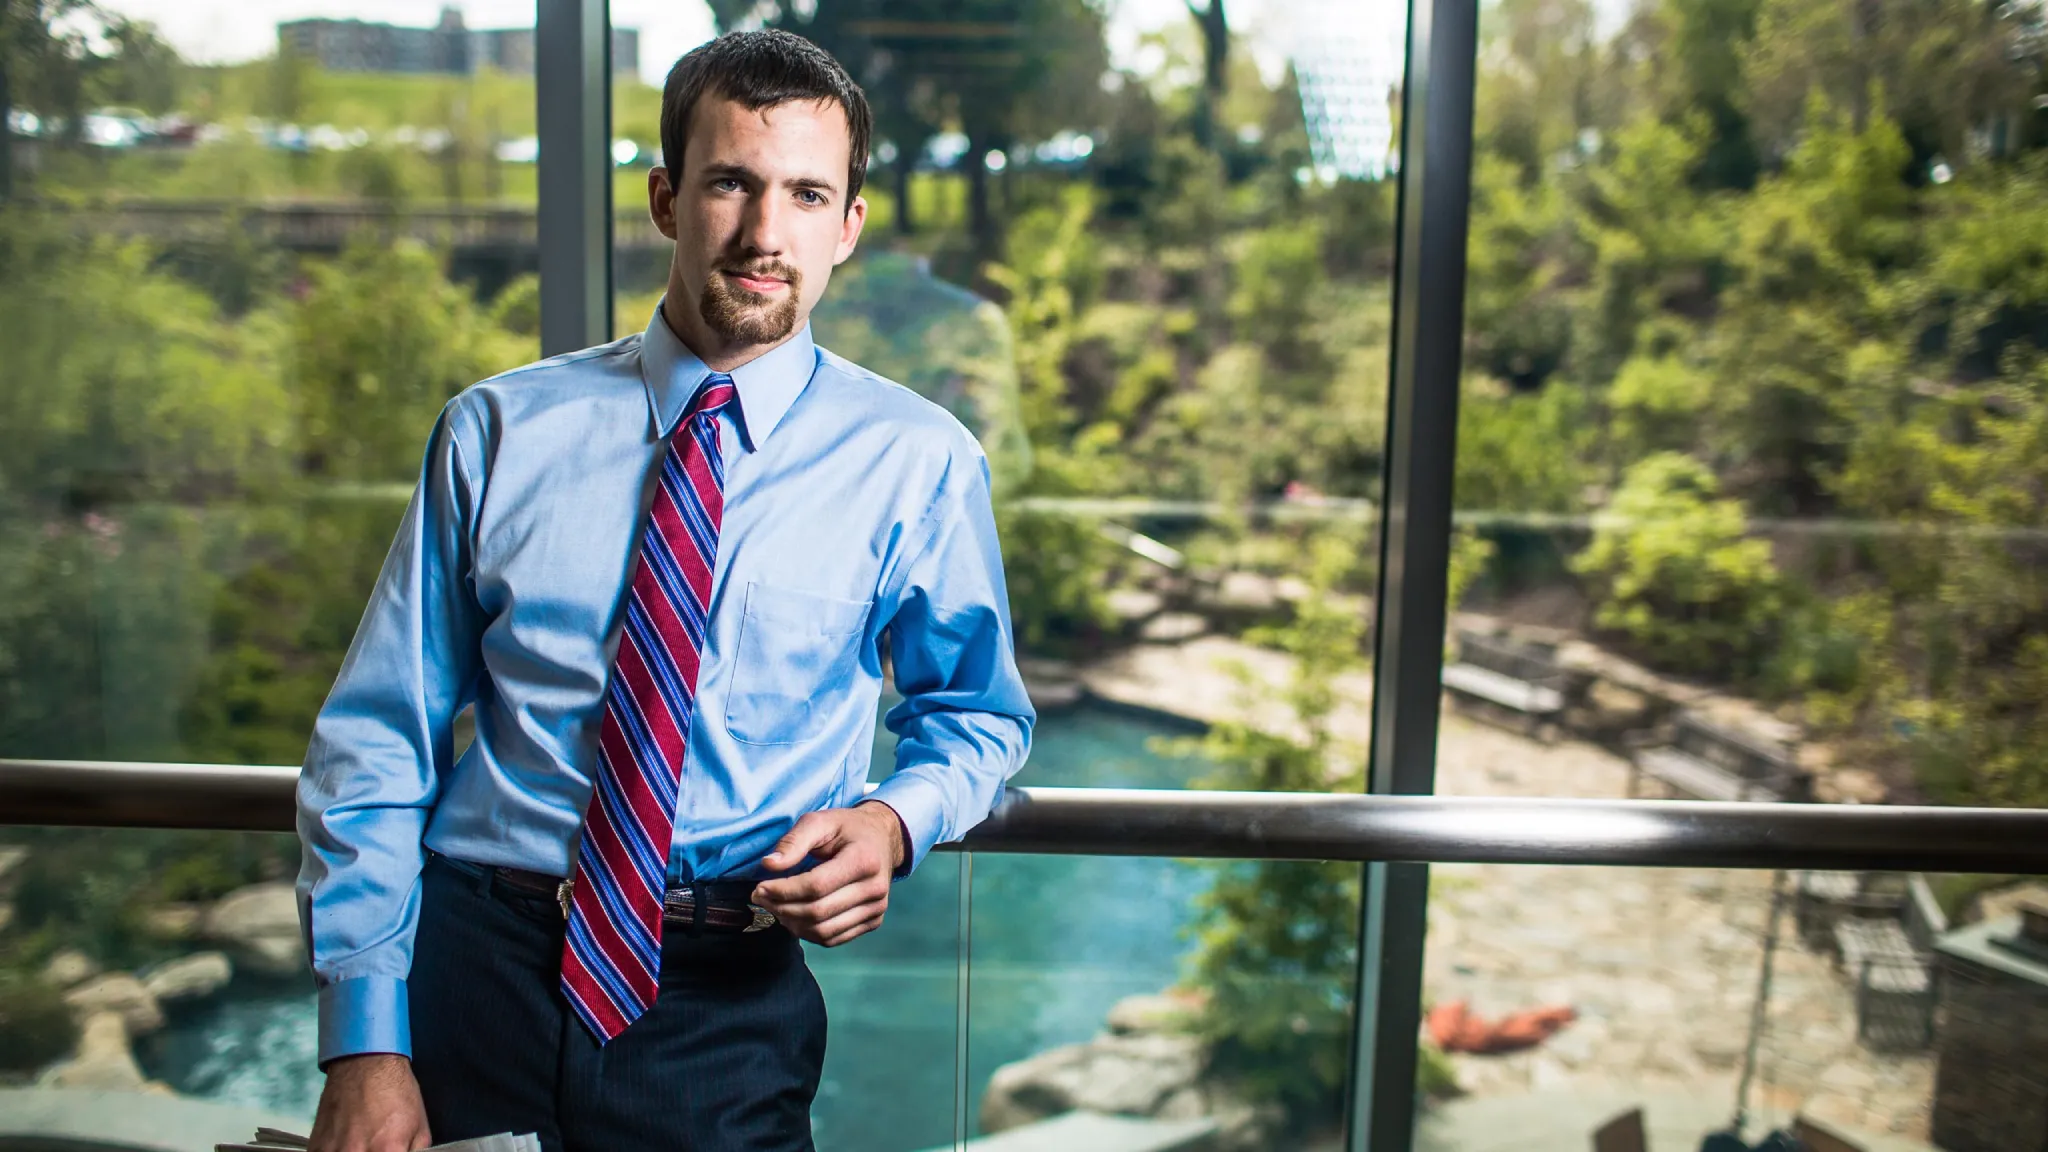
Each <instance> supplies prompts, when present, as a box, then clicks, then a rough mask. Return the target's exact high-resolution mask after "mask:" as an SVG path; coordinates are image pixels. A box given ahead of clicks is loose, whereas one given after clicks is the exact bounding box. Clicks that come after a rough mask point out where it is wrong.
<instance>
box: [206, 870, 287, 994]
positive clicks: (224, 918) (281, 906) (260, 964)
mask: <svg viewBox="0 0 2048 1152" xmlns="http://www.w3.org/2000/svg"><path fill="white" fill-rule="evenodd" d="M199 932H200V935H201V936H203V937H205V938H206V939H208V940H211V941H213V942H215V943H217V944H220V945H223V946H225V947H226V948H227V950H228V951H229V952H231V953H232V954H233V955H234V957H235V960H236V961H237V962H238V963H239V964H240V965H241V966H242V967H243V968H244V969H246V970H248V971H251V972H257V973H261V974H263V975H266V976H297V975H299V974H301V973H303V972H304V971H305V970H306V945H305V938H304V937H303V936H301V935H300V932H299V900H298V896H297V894H296V893H295V892H294V891H293V889H292V884H291V882H290V881H288V880H280V881H277V882H275V883H270V884H251V885H250V886H249V887H247V888H239V889H236V890H235V891H233V892H230V893H228V894H227V895H226V896H223V897H221V899H220V902H219V903H217V904H215V905H214V906H213V907H212V908H209V909H207V911H206V915H205V917H203V918H202V919H201V921H200V926H199Z"/></svg>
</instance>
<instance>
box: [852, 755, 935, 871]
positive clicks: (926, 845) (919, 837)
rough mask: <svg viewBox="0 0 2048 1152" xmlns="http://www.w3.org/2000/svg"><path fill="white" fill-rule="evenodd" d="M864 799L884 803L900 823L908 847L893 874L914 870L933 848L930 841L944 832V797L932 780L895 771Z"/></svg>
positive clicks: (932, 843) (933, 840)
mask: <svg viewBox="0 0 2048 1152" xmlns="http://www.w3.org/2000/svg"><path fill="white" fill-rule="evenodd" d="M867 799H869V800H880V801H881V802H882V803H884V804H887V805H888V806H889V809H890V810H891V811H893V812H895V813H896V819H897V822H898V823H900V824H902V826H903V842H904V844H905V845H906V847H907V851H905V852H904V854H903V864H902V866H901V867H899V868H897V869H896V872H895V876H894V878H895V879H897V880H901V879H903V878H904V877H906V876H909V875H910V874H911V873H912V872H914V871H916V870H917V866H918V865H919V864H921V863H923V862H924V858H925V855H926V854H927V853H929V852H930V851H931V850H932V845H934V844H937V843H938V842H939V838H940V837H941V836H942V835H944V834H945V828H946V807H945V797H944V795H943V794H942V793H941V792H940V790H939V788H938V786H937V785H935V784H933V783H932V782H931V781H929V780H924V779H921V778H919V777H917V776H914V775H905V774H904V773H901V772H898V773H896V774H895V775H892V776H890V777H889V778H888V779H886V780H884V781H882V782H881V783H880V784H877V785H875V787H874V790H873V791H871V792H869V793H868V794H867Z"/></svg>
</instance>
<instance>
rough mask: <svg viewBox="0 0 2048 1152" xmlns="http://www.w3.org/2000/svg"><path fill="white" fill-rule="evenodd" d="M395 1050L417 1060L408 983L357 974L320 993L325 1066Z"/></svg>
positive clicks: (400, 1054)
mask: <svg viewBox="0 0 2048 1152" xmlns="http://www.w3.org/2000/svg"><path fill="white" fill-rule="evenodd" d="M371 1052H389V1053H391V1054H393V1055H397V1056H404V1057H406V1058H407V1059H411V1057H412V1013H411V1005H410V1003H409V1001H408V1000H407V998H406V991H405V981H403V980H401V979H399V978H398V977H396V976H357V977H355V978H354V979H351V980H337V981H335V982H334V983H332V984H329V985H327V986H326V987H324V988H322V989H320V1047H319V1062H320V1067H322V1068H325V1067H327V1063H328V1061H330V1060H339V1059H341V1058H342V1057H343V1056H363V1055H367V1054H369V1053H371Z"/></svg>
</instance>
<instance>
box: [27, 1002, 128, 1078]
mask: <svg viewBox="0 0 2048 1152" xmlns="http://www.w3.org/2000/svg"><path fill="white" fill-rule="evenodd" d="M36 1082H37V1083H38V1084H40V1085H41V1086H42V1087H45V1088H104V1089H112V1090H114V1091H117V1092H135V1091H139V1090H141V1088H142V1087H143V1085H144V1084H145V1083H147V1079H146V1078H145V1077H144V1076H143V1075H142V1069H141V1068H140V1067H137V1066H136V1063H135V1053H134V1052H132V1051H131V1050H130V1049H129V1047H128V1026H127V1025H126V1024H124V1023H122V1022H121V1015H120V1013H118V1012H99V1013H96V1014H94V1015H92V1016H90V1017H88V1018H87V1019H86V1021H85V1028H84V1030H83V1031H82V1032H80V1033H79V1037H78V1052H77V1053H76V1054H75V1055H73V1056H72V1057H71V1059H69V1060H66V1061H64V1062H63V1063H61V1064H55V1065H52V1066H51V1067H50V1068H49V1069H48V1070H46V1071H45V1072H44V1073H43V1074H42V1076H41V1077H39V1078H38V1079H37V1081H36Z"/></svg>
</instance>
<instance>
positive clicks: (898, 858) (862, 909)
mask: <svg viewBox="0 0 2048 1152" xmlns="http://www.w3.org/2000/svg"><path fill="white" fill-rule="evenodd" d="M909 847H910V846H909V845H907V844H905V843H904V842H903V824H902V821H900V820H898V819H897V817H896V810H895V809H894V808H891V807H889V806H888V805H887V804H884V803H882V802H881V801H879V800H867V801H863V802H861V803H860V804H857V805H855V806H854V807H852V808H827V809H825V810H823V811H820V812H810V813H806V814H805V815H804V817H803V818H802V819H800V820H798V821H797V822H796V826H795V827H794V828H791V829H790V830H789V833H788V834H787V835H785V836H784V837H783V838H782V839H781V840H778V841H776V844H775V851H773V852H770V853H769V854H768V855H767V856H765V857H763V858H762V860H761V863H762V864H763V865H765V866H766V867H767V868H768V869H769V870H770V871H773V872H787V871H789V870H790V869H791V868H795V867H797V866H798V865H800V864H802V863H803V862H804V858H805V857H807V856H815V857H817V858H818V859H819V860H821V861H823V863H821V864H819V865H818V866H817V867H816V868H813V869H811V870H810V871H809V872H805V873H804V874H802V875H800V876H789V877H785V878H783V879H780V880H767V881H763V882H762V883H761V884H758V885H756V886H755V888H754V893H753V897H752V898H753V901H754V903H756V904H759V905H760V906H761V907H763V908H766V909H768V910H769V911H770V912H773V913H775V918H776V919H777V920H780V921H782V925H783V927H785V928H788V929H789V930H790V931H791V932H794V933H796V934H797V935H798V936H800V937H802V938H803V939H805V940H809V941H810V942H811V943H813V944H822V945H824V946H825V947H827V948H832V947H837V946H838V945H841V944H844V943H846V942H847V941H848V940H851V939H853V938H854V937H856V936H862V935H865V934H867V933H869V932H872V931H874V930H875V929H876V928H879V927H881V924H882V913H883V912H884V911H886V910H887V909H888V907H889V881H890V877H891V875H892V874H893V873H894V872H895V871H896V869H897V868H898V867H899V866H900V865H902V863H903V859H904V854H905V853H906V852H908V851H909Z"/></svg>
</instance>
